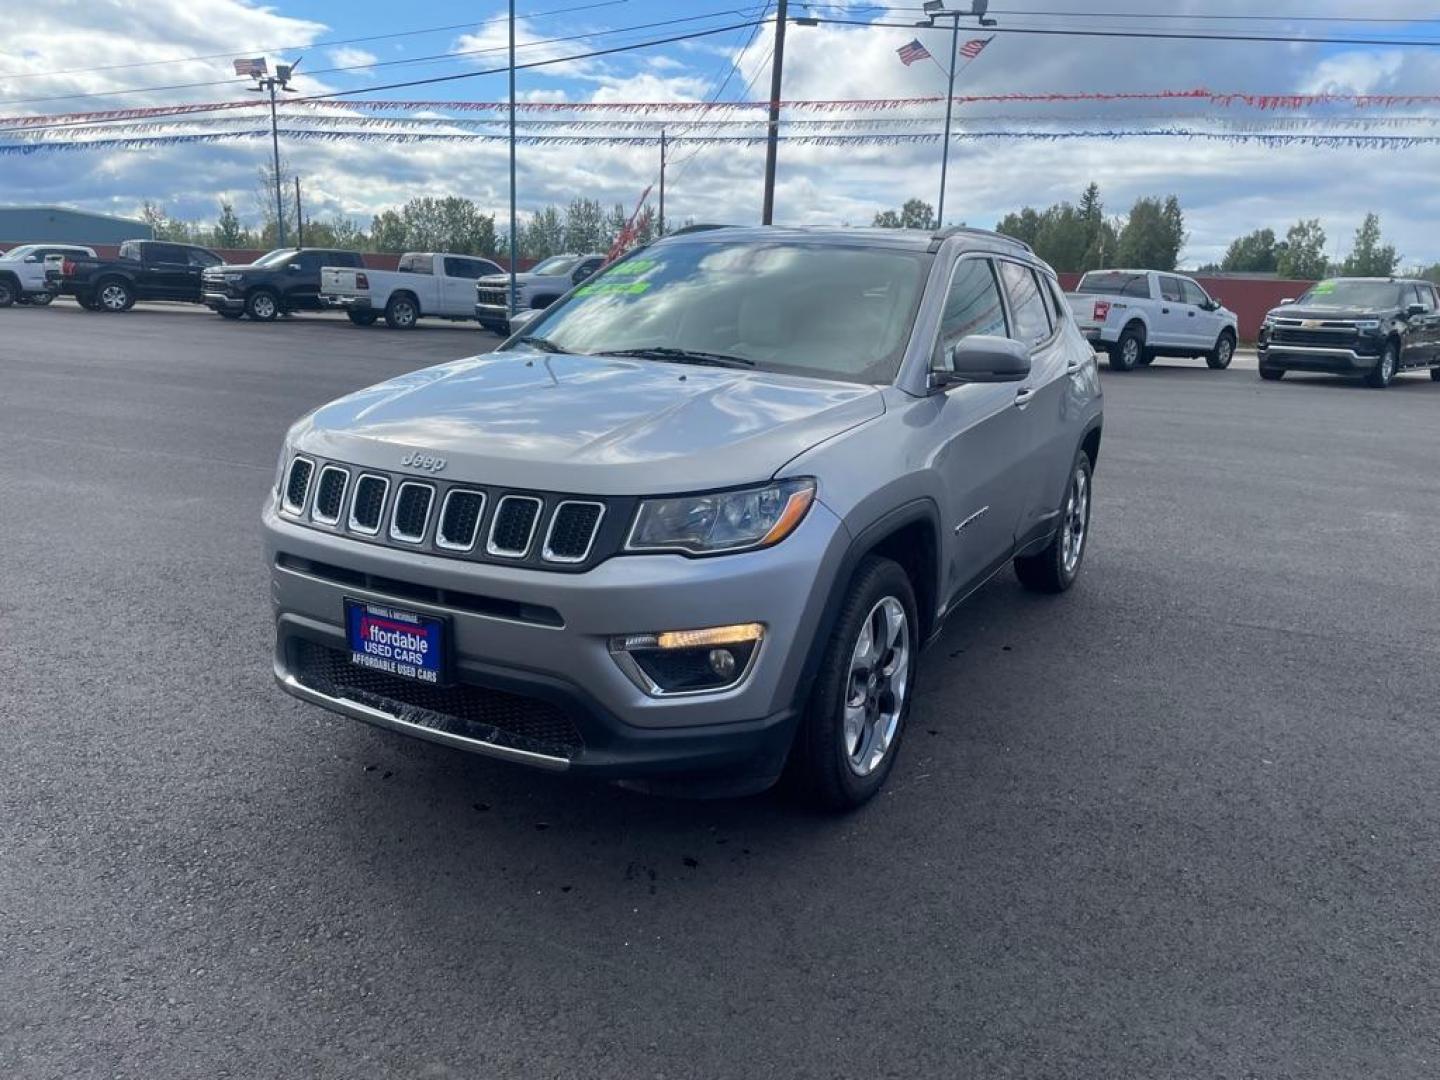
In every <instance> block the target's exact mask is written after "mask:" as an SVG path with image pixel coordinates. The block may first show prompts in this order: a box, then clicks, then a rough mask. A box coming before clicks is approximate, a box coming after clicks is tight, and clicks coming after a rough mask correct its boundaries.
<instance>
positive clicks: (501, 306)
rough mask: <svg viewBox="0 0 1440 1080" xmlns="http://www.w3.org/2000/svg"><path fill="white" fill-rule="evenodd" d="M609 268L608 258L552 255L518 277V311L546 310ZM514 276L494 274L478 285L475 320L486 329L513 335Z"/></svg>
mask: <svg viewBox="0 0 1440 1080" xmlns="http://www.w3.org/2000/svg"><path fill="white" fill-rule="evenodd" d="M604 265H605V256H604V255H601V254H598V253H596V252H592V253H591V254H589V255H552V256H551V257H550V258H548V259H545V260H543V261H541V262H539V263H536V264H535V266H533V267H532V268H531V269H529V270H527V271H526V272H525V273H523V274H516V275H515V310H516V312H521V311H531V310H536V311H543V310H544V309H545V308H548V307H549V306H550V305H551V304H553V303H554V302H555V301H556V300H559V299H560V297H562V296H564V295H565V294H566V293H567V292H569V291H570V290H571V289H573V288H574V287H575V286H576V285H579V284H580V283H581V282H583V281H584V280H585V279H586V278H589V277H591V276H593V275H594V274H595V273H596V272H597V271H599V269H600V268H601V267H602V266H604ZM509 292H510V275H509V273H504V274H492V275H489V276H487V277H482V278H480V279H479V280H478V281H477V282H476V283H475V318H476V320H477V321H478V322H479V323H480V325H481V326H483V327H484V328H485V329H486V330H489V331H492V332H493V333H496V334H501V335H505V334H508V333H510V307H509V304H508V299H509Z"/></svg>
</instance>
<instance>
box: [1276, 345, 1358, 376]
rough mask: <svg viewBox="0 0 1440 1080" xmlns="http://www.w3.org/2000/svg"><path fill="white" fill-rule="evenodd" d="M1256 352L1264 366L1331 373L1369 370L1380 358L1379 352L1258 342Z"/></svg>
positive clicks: (1345, 373) (1349, 373)
mask: <svg viewBox="0 0 1440 1080" xmlns="http://www.w3.org/2000/svg"><path fill="white" fill-rule="evenodd" d="M1256 354H1257V355H1258V356H1259V358H1260V363H1261V364H1262V365H1263V366H1265V367H1267V368H1280V369H1282V370H1284V371H1316V372H1321V373H1323V374H1330V375H1354V374H1360V373H1363V372H1366V371H1369V370H1370V369H1371V368H1373V367H1374V366H1375V365H1376V364H1377V363H1379V361H1380V355H1379V353H1362V352H1358V351H1356V350H1355V349H1348V348H1321V347H1319V346H1313V345H1278V344H1276V345H1259V346H1257V348H1256Z"/></svg>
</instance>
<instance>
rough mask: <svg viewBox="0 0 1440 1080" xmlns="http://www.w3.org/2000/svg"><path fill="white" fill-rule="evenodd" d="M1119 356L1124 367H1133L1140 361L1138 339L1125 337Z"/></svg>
mask: <svg viewBox="0 0 1440 1080" xmlns="http://www.w3.org/2000/svg"><path fill="white" fill-rule="evenodd" d="M1120 357H1121V359H1122V360H1123V361H1124V363H1125V366H1126V367H1134V366H1135V365H1136V364H1138V363H1140V340H1139V339H1138V338H1133V337H1131V338H1126V339H1125V345H1124V346H1123V347H1122V348H1121V350H1120Z"/></svg>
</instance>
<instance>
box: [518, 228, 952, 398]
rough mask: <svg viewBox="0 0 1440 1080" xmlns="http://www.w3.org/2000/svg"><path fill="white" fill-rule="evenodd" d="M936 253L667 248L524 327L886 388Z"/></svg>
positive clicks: (564, 345) (571, 345)
mask: <svg viewBox="0 0 1440 1080" xmlns="http://www.w3.org/2000/svg"><path fill="white" fill-rule="evenodd" d="M932 259H933V256H931V255H927V254H925V253H923V252H919V251H898V250H893V249H888V248H878V247H840V246H837V245H834V244H824V245H807V244H799V243H731V244H727V243H716V242H711V243H705V242H691V243H675V244H664V245H661V246H659V247H655V248H651V249H649V250H647V251H645V252H644V253H643V254H641V255H639V256H635V257H632V258H629V259H626V260H623V261H622V262H619V263H616V264H615V265H613V266H611V267H609V268H608V269H606V270H605V271H603V272H602V273H600V274H598V275H597V276H596V277H594V278H592V279H590V281H588V282H587V283H586V284H584V285H582V286H581V287H580V288H579V289H576V290H575V292H573V293H572V294H571V295H570V297H569V298H568V299H566V300H565V301H563V302H561V303H560V304H557V305H555V306H554V307H552V308H550V309H549V310H548V311H547V312H546V313H545V314H544V315H543V316H542V317H541V318H539V319H537V320H536V321H535V322H534V323H532V324H531V325H530V326H529V327H527V328H526V332H527V335H528V336H531V337H537V338H543V339H545V340H546V341H547V342H548V344H549V345H551V346H554V347H557V348H559V349H562V350H564V351H565V352H575V353H592V354H594V353H616V352H634V351H640V352H643V353H647V354H649V355H650V356H651V358H653V359H656V360H670V361H676V362H685V361H686V360H690V361H692V362H703V361H705V360H706V359H707V358H709V359H711V360H713V359H714V358H719V359H720V360H721V361H729V362H730V363H731V364H734V365H737V366H743V367H752V366H753V367H754V368H756V369H757V370H761V371H776V372H782V373H785V374H792V375H808V376H813V377H817V378H824V379H840V380H844V381H846V382H864V383H888V382H890V381H891V380H893V379H894V377H895V373H896V372H897V371H898V370H899V367H900V359H901V357H902V356H903V355H904V352H905V346H906V343H907V342H908V341H909V338H910V328H911V326H912V325H913V324H914V320H915V311H916V308H917V307H918V306H919V303H920V297H921V294H922V293H923V291H924V288H925V278H926V275H927V273H928V272H929V269H930V264H931V261H932Z"/></svg>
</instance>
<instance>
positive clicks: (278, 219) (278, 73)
mask: <svg viewBox="0 0 1440 1080" xmlns="http://www.w3.org/2000/svg"><path fill="white" fill-rule="evenodd" d="M300 59H302V60H303V59H304V57H301V58H300ZM241 62H242V61H237V63H241ZM263 64H264V62H263V61H261V64H260V66H259V68H258V70H254V71H252V74H253V75H254V77H255V85H254V86H252V87H250V89H251V90H252V91H254V92H255V93H257V94H260V93H264V92H265V91H266V90H269V91H270V148H271V150H273V151H274V154H275V229H276V237H277V238H278V240H279V243H278V244H277V245H276V246H277V247H284V246H285V199H284V196H283V195H282V194H281V190H280V127H279V120H278V118H277V117H276V114H275V88H276V87H277V86H278V87H279V88H280V89H281V90H284V91H285V92H286V93H289V94H293V93H295V91H294V90H292V89H290V76H291V75H293V74H295V69H296V68H297V67H299V66H300V60H296V61H295V62H294V63H293V64H276V65H275V74H274V75H266V74H264V66H263Z"/></svg>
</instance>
